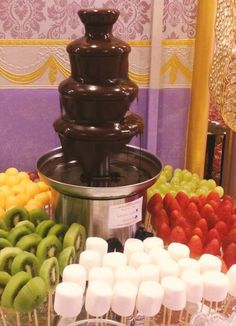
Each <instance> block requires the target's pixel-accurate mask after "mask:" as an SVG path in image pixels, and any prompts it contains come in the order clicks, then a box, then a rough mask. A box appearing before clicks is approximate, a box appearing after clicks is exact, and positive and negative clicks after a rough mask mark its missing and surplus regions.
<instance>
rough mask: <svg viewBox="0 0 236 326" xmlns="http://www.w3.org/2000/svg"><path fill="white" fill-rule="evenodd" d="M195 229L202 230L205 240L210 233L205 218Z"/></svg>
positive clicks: (198, 222)
mask: <svg viewBox="0 0 236 326" xmlns="http://www.w3.org/2000/svg"><path fill="white" fill-rule="evenodd" d="M195 227H199V228H200V229H201V230H202V235H203V239H205V238H206V236H207V233H208V226H207V221H206V220H205V218H201V219H200V220H199V221H197V223H196V226H195Z"/></svg>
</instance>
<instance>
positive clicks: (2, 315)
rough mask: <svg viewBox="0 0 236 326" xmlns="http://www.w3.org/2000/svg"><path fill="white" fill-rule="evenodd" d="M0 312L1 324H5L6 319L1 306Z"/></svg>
mask: <svg viewBox="0 0 236 326" xmlns="http://www.w3.org/2000/svg"><path fill="white" fill-rule="evenodd" d="M0 314H1V317H2V322H3V326H7V321H6V318H5V316H4V313H3V311H2V308H1V307H0Z"/></svg>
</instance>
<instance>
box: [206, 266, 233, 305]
mask: <svg viewBox="0 0 236 326" xmlns="http://www.w3.org/2000/svg"><path fill="white" fill-rule="evenodd" d="M228 288H229V280H228V277H227V275H225V274H224V273H221V272H216V271H208V272H205V273H204V274H203V298H204V299H205V300H208V301H210V302H221V301H223V300H224V299H225V298H226V296H227V293H228Z"/></svg>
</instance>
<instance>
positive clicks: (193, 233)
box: [192, 227, 203, 240]
mask: <svg viewBox="0 0 236 326" xmlns="http://www.w3.org/2000/svg"><path fill="white" fill-rule="evenodd" d="M193 235H198V236H199V238H200V239H201V240H203V232H202V230H201V229H200V228H199V227H196V228H194V229H193V231H192V236H193Z"/></svg>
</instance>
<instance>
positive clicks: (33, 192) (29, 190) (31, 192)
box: [26, 182, 39, 198]
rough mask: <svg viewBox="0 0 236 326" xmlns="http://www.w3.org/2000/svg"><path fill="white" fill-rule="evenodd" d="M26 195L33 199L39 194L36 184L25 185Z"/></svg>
mask: <svg viewBox="0 0 236 326" xmlns="http://www.w3.org/2000/svg"><path fill="white" fill-rule="evenodd" d="M26 193H27V194H28V195H29V196H30V197H31V198H33V197H34V196H35V195H36V194H38V193H39V188H38V185H37V183H36V182H30V183H29V184H27V185H26Z"/></svg>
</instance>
